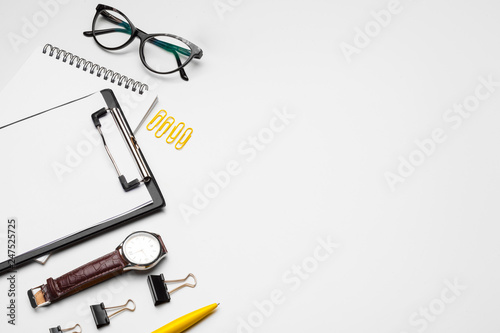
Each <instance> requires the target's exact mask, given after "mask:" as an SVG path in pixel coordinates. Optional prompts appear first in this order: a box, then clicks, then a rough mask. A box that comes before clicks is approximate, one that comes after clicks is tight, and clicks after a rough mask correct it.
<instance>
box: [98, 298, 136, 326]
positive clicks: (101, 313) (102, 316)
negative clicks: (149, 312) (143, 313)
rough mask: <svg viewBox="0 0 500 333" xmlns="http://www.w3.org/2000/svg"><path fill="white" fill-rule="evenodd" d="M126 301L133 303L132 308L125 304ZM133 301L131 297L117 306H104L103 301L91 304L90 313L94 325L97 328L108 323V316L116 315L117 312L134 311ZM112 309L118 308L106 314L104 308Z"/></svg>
mask: <svg viewBox="0 0 500 333" xmlns="http://www.w3.org/2000/svg"><path fill="white" fill-rule="evenodd" d="M128 303H132V304H133V305H134V307H133V308H128V307H127V305H128ZM135 308H136V306H135V302H134V301H133V300H131V299H129V300H128V301H127V303H125V304H123V305H118V306H111V307H109V308H106V307H105V306H104V303H101V304H96V305H91V306H90V310H91V311H92V315H93V316H94V321H95V325H96V326H97V328H101V327H103V326H107V325H109V322H110V321H109V318H111V317H113V316H116V315H117V314H119V313H121V312H123V311H131V312H134V311H135ZM114 309H119V310H117V311H115V312H114V313H112V314H110V315H108V312H107V311H106V310H114Z"/></svg>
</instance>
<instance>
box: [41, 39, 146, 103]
mask: <svg viewBox="0 0 500 333" xmlns="http://www.w3.org/2000/svg"><path fill="white" fill-rule="evenodd" d="M49 48H50V51H49V53H48V55H49V57H52V56H54V54H55V58H56V59H61V57H62V62H67V61H68V59H69V65H70V66H73V64H75V62H76V68H80V67H82V66H83V67H82V69H83V71H84V72H86V71H87V69H88V70H89V73H90V74H94V73H96V75H97V77H101V76H102V78H103V79H104V80H107V79H108V78H111V79H110V82H111V83H115V82H116V81H117V80H118V83H117V84H118V85H119V86H121V85H122V84H124V87H125V89H128V88H129V87H132V88H131V89H132V91H136V90H137V89H139V94H142V93H143V92H144V90H146V91H147V90H148V85H147V84H145V83H142V82H139V81H136V80H134V79H132V78H129V77H127V76H125V75H121V74H120V73H118V72H115V71H113V70H111V69H107V68H106V67H103V66H100V65H98V64H94V63H93V62H92V61H89V60H86V59H84V58H81V57H79V56H77V55H76V54H73V53H70V52H67V51H65V50H62V49H60V48H58V47H55V46H52V45H51V44H45V46H44V47H43V51H42V52H43V53H44V54H46V53H47V50H48V49H49Z"/></svg>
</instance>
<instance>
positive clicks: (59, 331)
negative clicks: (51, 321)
mask: <svg viewBox="0 0 500 333" xmlns="http://www.w3.org/2000/svg"><path fill="white" fill-rule="evenodd" d="M77 327H78V330H77V331H73V332H72V333H82V331H83V330H82V327H81V326H80V325H79V324H76V325H75V326H73V327H70V328H61V326H57V327H52V328H49V333H63V332H69V331H71V330H74V329H76V328H77Z"/></svg>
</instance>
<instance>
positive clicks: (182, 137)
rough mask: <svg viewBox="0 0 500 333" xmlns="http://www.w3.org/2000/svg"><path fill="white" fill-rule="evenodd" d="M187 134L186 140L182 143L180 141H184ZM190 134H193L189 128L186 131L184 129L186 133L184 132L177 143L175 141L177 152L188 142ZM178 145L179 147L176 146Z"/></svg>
mask: <svg viewBox="0 0 500 333" xmlns="http://www.w3.org/2000/svg"><path fill="white" fill-rule="evenodd" d="M188 131H190V132H189V135H188V136H187V138H186V140H184V141H182V139H184V137H185V136H186V134H187V132H188ZM191 134H193V129H192V128H191V127H190V128H188V129H186V131H184V134H182V136H181V138H180V139H179V141H177V143H176V144H175V149H177V150H179V149H182V147H184V145H185V144H186V143H187V142H188V141H189V139H190V138H191ZM178 145H180V146H178Z"/></svg>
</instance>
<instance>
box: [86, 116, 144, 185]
mask: <svg viewBox="0 0 500 333" xmlns="http://www.w3.org/2000/svg"><path fill="white" fill-rule="evenodd" d="M108 112H109V113H111V115H112V116H113V119H114V121H115V123H116V126H117V127H118V129H119V130H120V133H121V134H122V137H123V139H124V140H125V142H126V143H127V147H128V148H129V150H130V153H131V154H132V156H133V157H134V160H135V163H136V164H137V168H138V170H139V172H140V174H141V177H142V180H138V179H137V178H136V179H134V180H132V181H130V182H128V181H127V179H126V178H125V176H124V175H123V174H122V173H121V172H120V169H119V168H118V165H117V164H116V161H115V159H114V158H113V155H112V154H111V151H110V150H109V148H108V145H107V144H106V139H105V138H104V134H103V133H102V130H101V122H100V120H99V119H100V118H102V117H104V116H105V115H107V114H108ZM92 121H93V122H94V126H95V127H96V128H97V130H98V131H99V134H100V135H101V138H102V142H103V144H104V148H105V149H106V152H107V153H108V156H109V158H110V159H111V162H112V163H113V166H114V167H115V170H116V173H117V174H118V180H119V181H120V184H121V185H122V187H123V189H124V190H125V192H128V191H130V190H132V189H134V188H136V187H137V186H139V185H140V183H141V182H144V183H147V182H149V181H150V180H151V175H150V174H149V171H148V169H147V168H146V165H145V163H144V159H143V158H142V155H141V154H140V153H139V151H140V150H141V148H140V147H139V144H138V143H137V141H136V139H135V136H134V134H133V133H132V132H131V131H130V130H129V128H128V126H126V125H125V121H124V119H123V116H122V114H121V112H119V110H118V109H117V108H110V109H106V108H102V109H100V110H99V111H96V112H94V113H93V114H92Z"/></svg>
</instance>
